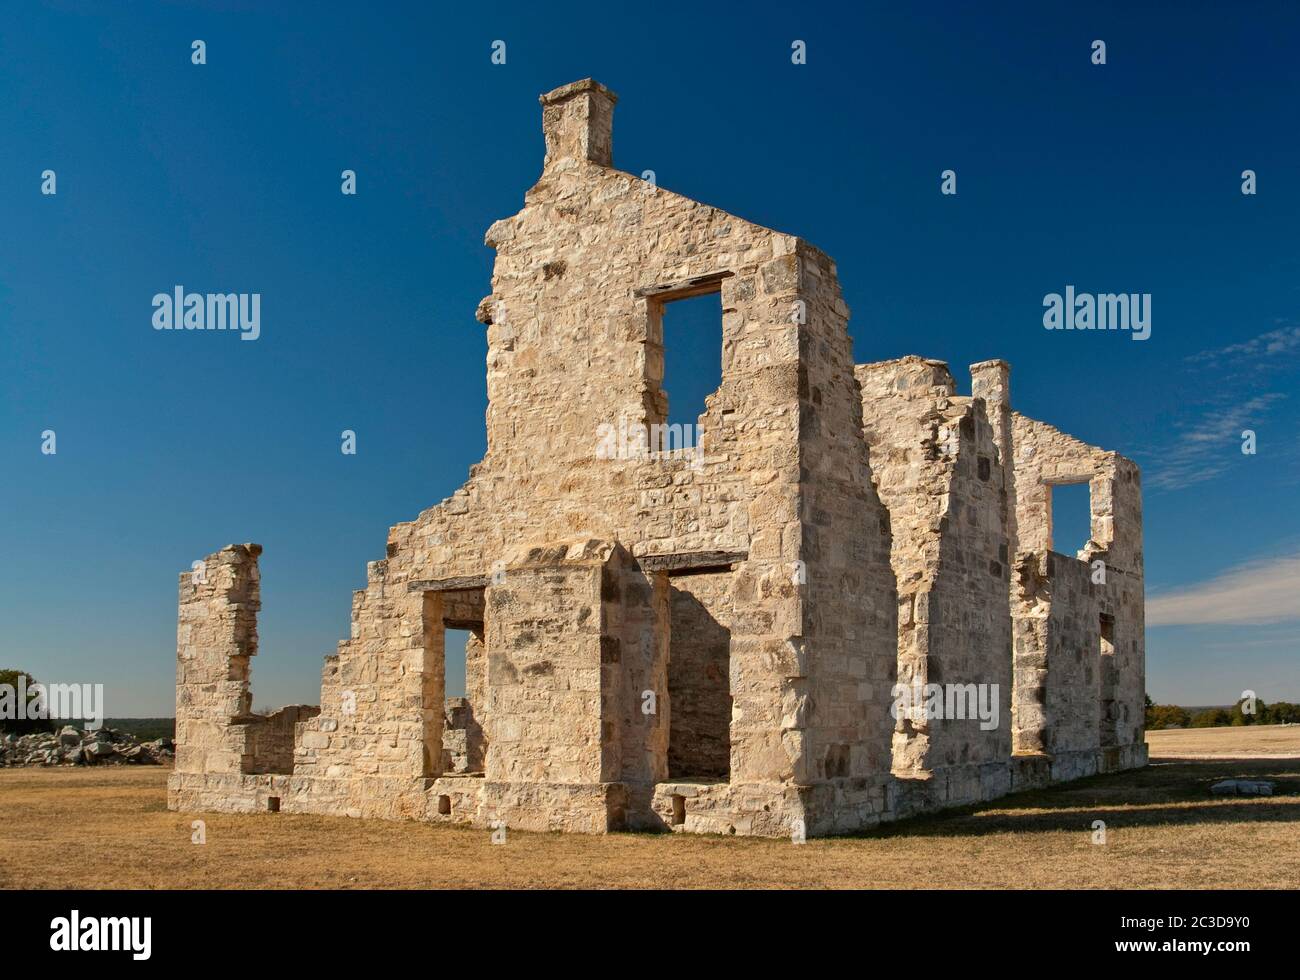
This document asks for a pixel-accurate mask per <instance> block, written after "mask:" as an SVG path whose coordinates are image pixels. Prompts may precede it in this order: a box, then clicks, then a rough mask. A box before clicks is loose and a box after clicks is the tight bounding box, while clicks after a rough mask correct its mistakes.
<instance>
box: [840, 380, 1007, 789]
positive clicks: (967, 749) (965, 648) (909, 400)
mask: <svg viewBox="0 0 1300 980" xmlns="http://www.w3.org/2000/svg"><path fill="white" fill-rule="evenodd" d="M857 374H858V378H859V381H860V383H861V388H862V405H863V415H864V424H865V433H866V438H867V442H868V443H869V444H870V446H871V449H872V455H873V463H874V466H873V472H874V474H875V477H876V480H877V483H878V487H879V489H880V495H881V498H882V499H883V500H884V502H885V504H886V505H887V507H888V508H889V513H890V519H891V521H892V525H893V532H894V534H893V551H892V562H893V568H894V573H895V576H896V578H897V581H898V593H899V621H898V681H899V684H900V685H905V686H906V687H907V688H909V689H910V690H915V689H916V687H917V686H920V687H923V686H924V685H926V684H937V685H944V686H945V687H948V686H955V685H960V686H961V687H962V688H963V691H964V690H965V689H966V688H967V686H968V685H976V686H977V687H978V686H983V688H984V692H985V696H986V698H988V699H989V700H988V701H987V702H986V703H987V704H988V706H989V707H993V706H994V700H993V699H996V706H997V717H996V719H994V718H989V719H987V721H985V722H984V723H983V724H981V720H980V719H979V718H978V717H973V716H970V717H961V718H957V717H941V718H934V719H931V718H927V717H926V714H925V712H924V710H922V709H923V708H924V705H923V704H921V703H918V701H919V699H918V698H915V697H912V698H911V704H912V708H913V712H914V714H913V716H912V717H910V718H909V717H908V716H907V715H906V714H904V715H902V716H901V717H899V718H898V719H897V721H896V724H895V735H894V742H893V753H894V770H895V772H900V773H912V774H922V773H926V772H929V771H931V770H934V769H938V768H942V767H952V766H967V765H982V764H986V763H993V762H1000V761H1002V760H1004V759H1005V758H1006V757H1007V756H1008V755H1009V754H1010V745H1011V740H1010V727H1011V726H1010V703H1009V702H1010V697H1011V687H1012V684H1011V680H1012V678H1011V618H1010V606H1009V600H1008V585H1009V580H1010V571H1009V553H1008V551H1009V549H1008V542H1007V530H1006V522H1005V500H1006V496H1005V488H1004V486H1003V469H1002V467H1001V465H1000V453H999V448H998V446H997V444H996V442H995V439H994V428H993V426H992V425H991V424H990V422H989V419H988V418H987V416H986V414H985V405H984V403H983V401H979V400H972V399H970V398H962V397H958V396H956V395H955V394H954V390H955V385H954V383H953V379H952V376H951V374H950V373H949V372H948V368H947V365H945V364H944V363H943V362H941V361H933V360H927V359H924V358H920V357H904V358H901V359H899V360H896V361H885V362H881V363H877V364H867V365H860V366H859V367H858V368H857ZM901 693H906V692H901ZM977 697H978V695H977ZM954 700H955V701H959V702H960V703H961V704H962V705H966V706H968V705H969V701H968V700H967V699H966V697H965V696H963V697H961V698H955V699H954ZM962 713H963V714H967V715H970V714H971V713H970V712H969V711H968V710H964V711H963V712H962ZM995 722H996V723H995ZM987 725H993V727H986V726H987ZM970 792H971V793H972V794H973V795H974V797H975V798H978V796H979V794H980V789H979V784H978V781H975V782H974V783H973V784H972V785H971V788H970ZM951 801H952V802H956V800H955V799H954V800H951Z"/></svg>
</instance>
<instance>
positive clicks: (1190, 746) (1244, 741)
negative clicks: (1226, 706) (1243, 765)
mask: <svg viewBox="0 0 1300 980" xmlns="http://www.w3.org/2000/svg"><path fill="white" fill-rule="evenodd" d="M1147 748H1148V749H1150V750H1151V758H1152V759H1278V758H1286V757H1290V758H1292V759H1300V725H1259V726H1251V727H1249V728H1182V729H1178V730H1177V731H1168V732H1147Z"/></svg>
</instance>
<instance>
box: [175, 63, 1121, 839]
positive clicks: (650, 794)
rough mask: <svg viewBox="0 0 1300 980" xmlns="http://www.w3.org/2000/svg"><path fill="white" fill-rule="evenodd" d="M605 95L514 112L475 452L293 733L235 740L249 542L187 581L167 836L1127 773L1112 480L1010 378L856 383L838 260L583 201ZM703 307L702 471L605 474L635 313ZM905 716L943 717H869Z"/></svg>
mask: <svg viewBox="0 0 1300 980" xmlns="http://www.w3.org/2000/svg"><path fill="white" fill-rule="evenodd" d="M615 101H616V97H615V95H614V94H613V93H612V92H610V91H609V90H608V89H606V88H605V87H604V86H602V85H600V84H598V83H596V82H594V81H591V80H589V79H588V80H584V81H580V82H575V83H573V84H570V85H565V86H563V87H561V88H558V89H556V90H554V91H552V92H549V93H547V94H546V95H544V96H542V98H541V102H542V117H543V129H544V134H545V141H546V157H545V163H544V166H543V169H542V175H541V178H540V179H539V180H538V182H537V183H536V184H535V185H534V186H533V187H532V189H531V190H529V191H528V192H527V194H526V195H525V199H524V207H523V210H522V211H520V212H519V213H518V214H516V215H514V216H513V217H510V218H505V219H503V220H501V221H498V222H497V223H496V224H494V225H492V227H491V228H490V229H489V230H488V232H487V244H488V245H490V246H491V247H492V248H494V249H495V250H496V262H495V269H494V272H493V276H492V293H491V295H490V296H488V297H487V298H485V299H484V300H483V302H482V303H481V304H480V306H479V319H480V320H481V321H482V322H483V323H484V324H485V325H486V328H487V340H488V357H487V368H488V374H487V388H488V410H487V453H486V455H485V456H484V458H483V460H482V461H481V462H480V463H478V464H477V465H475V466H474V467H473V468H472V469H471V471H470V475H469V480H468V482H466V483H465V485H464V486H463V487H461V489H459V490H457V491H456V492H455V493H454V494H453V495H452V496H451V497H449V498H447V499H446V500H444V501H442V502H441V503H440V504H438V505H437V506H435V507H432V508H431V509H429V510H426V511H424V512H423V513H421V514H420V515H419V516H418V517H417V518H416V519H415V520H413V521H409V522H406V523H401V524H397V525H396V526H394V527H393V528H392V529H391V530H390V531H389V534H388V546H387V551H386V554H385V556H384V557H383V558H382V559H381V560H379V561H373V562H371V563H369V565H368V567H367V577H366V579H367V580H366V587H365V588H364V589H363V590H361V591H358V592H357V593H355V595H354V597H353V601H352V629H351V636H350V637H349V638H348V639H346V640H344V641H342V642H341V643H340V644H339V648H338V652H337V653H336V654H335V655H333V656H331V657H328V658H327V659H326V661H325V667H324V671H323V675H322V685H321V705H320V707H314V706H312V707H307V706H293V707H288V708H284V709H282V710H280V711H277V712H275V713H274V714H270V715H260V714H254V713H253V712H252V711H251V706H252V697H251V693H250V688H249V662H250V658H251V657H252V656H253V655H254V654H255V653H256V652H257V612H258V606H259V575H258V554H259V553H260V551H261V548H260V547H259V546H258V545H252V544H246V545H232V546H229V547H227V548H224V549H222V550H221V551H218V552H216V553H215V554H212V555H209V556H208V557H207V559H206V560H205V562H204V563H203V564H202V566H201V567H199V568H198V570H197V571H196V572H194V573H191V572H186V573H184V574H183V575H182V576H181V582H180V615H179V629H178V641H177V675H176V677H177V689H176V742H177V755H176V766H175V772H174V773H173V775H172V776H171V778H170V781H169V784H168V788H169V792H168V801H169V806H170V807H171V808H172V809H176V810H185V811H205V810H217V811H229V812H255V811H266V810H272V811H277V810H278V811H281V812H294V813H324V814H344V815H348V816H354V817H382V818H408V819H415V820H425V821H449V822H456V823H466V824H471V825H474V826H481V827H488V826H498V825H501V826H507V827H511V828H520V829H527V830H565V831H584V832H605V831H610V830H617V829H625V828H626V829H634V830H635V829H658V828H661V829H672V830H678V831H688V832H703V833H720V834H754V835H764V836H789V835H792V834H794V835H798V834H801V833H806V834H808V835H810V836H812V835H824V834H836V833H845V832H852V831H856V830H859V829H861V828H866V827H870V826H873V825H875V824H877V823H878V822H881V821H885V820H891V819H896V818H899V817H904V816H908V815H911V814H915V813H920V812H924V811H929V810H934V809H938V808H942V807H948V806H954V805H960V804H966V803H972V802H976V801H981V800H988V799H991V798H993V797H997V796H999V795H1002V794H1005V793H1008V792H1011V791H1015V790H1019V789H1024V788H1029V787H1038V786H1042V785H1045V784H1047V783H1050V782H1053V781H1058V780H1066V779H1072V778H1076V777H1079V776H1084V775H1088V774H1091V773H1097V772H1108V771H1113V770H1117V769H1125V768H1130V767H1136V766H1141V765H1143V764H1145V762H1146V749H1145V746H1144V743H1143V697H1144V690H1145V685H1144V676H1143V674H1144V663H1143V661H1144V639H1143V629H1144V625H1143V584H1142V516H1141V490H1140V478H1139V473H1138V468H1137V467H1136V466H1135V465H1134V464H1133V463H1132V462H1131V461H1130V460H1128V459H1125V458H1124V457H1122V456H1120V455H1119V454H1117V453H1113V452H1108V451H1105V450H1102V449H1098V448H1095V447H1093V446H1089V445H1086V444H1085V443H1082V442H1080V441H1079V440H1077V439H1075V438H1072V437H1071V436H1068V435H1066V434H1065V433H1062V432H1060V431H1058V430H1057V429H1054V428H1052V427H1051V426H1050V425H1047V424H1045V423H1043V422H1038V421H1035V420H1033V419H1030V418H1026V417H1024V416H1023V415H1020V414H1019V413H1017V412H1015V411H1014V410H1013V409H1012V407H1011V396H1010V383H1009V374H1010V368H1009V366H1008V365H1007V363H1006V362H1005V361H1000V360H990V361H983V362H981V363H979V364H975V365H973V366H972V367H971V382H972V389H971V390H972V394H971V396H970V397H966V396H963V395H959V394H957V386H956V383H955V382H954V379H953V376H952V375H951V374H950V373H949V370H948V367H947V366H946V365H945V364H944V363H943V362H941V361H936V360H929V359H926V358H922V357H903V358H899V359H898V360H892V361H885V362H882V363H876V364H855V363H854V362H853V353H852V345H851V342H850V338H849V332H848V318H849V309H848V307H847V306H846V305H845V303H844V300H843V299H842V298H841V295H840V287H839V284H838V282H837V280H836V269H835V264H834V263H833V262H832V261H831V260H830V259H829V258H828V257H827V256H825V255H823V254H822V253H821V252H819V251H818V250H817V249H816V248H814V247H813V246H811V245H809V244H808V243H807V242H805V241H803V240H802V239H799V238H796V237H793V236H790V235H784V234H780V233H778V232H774V231H770V230H768V229H766V228H761V227H758V226H757V225H753V224H750V223H748V222H746V221H743V220H741V219H740V218H736V217H733V216H732V215H729V214H726V213H724V212H722V211H720V210H718V209H716V208H712V207H709V206H707V205H704V204H700V203H697V202H696V201H692V200H689V199H687V198H685V197H682V196H680V195H678V194H674V193H672V192H671V191H667V190H664V189H663V188H657V187H655V186H653V185H652V184H649V183H647V182H646V181H643V180H641V179H638V178H637V177H634V176H632V175H630V174H627V173H622V172H620V171H618V170H616V169H614V168H613V165H612V158H611V128H612V116H613V110H614V103H615ZM705 293H719V294H721V295H720V303H721V309H722V313H721V325H720V329H721V334H722V361H723V363H722V383H721V386H720V387H719V388H718V389H717V391H715V392H713V394H712V395H710V396H709V397H708V399H707V403H706V409H705V412H704V414H703V415H702V416H701V417H700V425H701V429H702V432H703V441H702V449H703V452H702V453H701V454H700V455H694V454H681V453H666V452H656V451H655V450H657V449H659V448H660V447H658V446H650V447H648V448H649V450H650V452H646V453H638V452H632V453H622V454H617V453H616V454H612V457H611V454H600V453H598V452H597V451H596V446H597V432H598V430H599V428H600V427H601V426H602V425H604V426H610V425H615V426H622V427H624V428H626V427H629V426H630V427H632V431H634V432H636V431H641V430H640V429H638V428H636V427H637V426H646V427H649V426H651V425H660V424H662V423H664V422H665V421H666V420H667V418H668V396H667V394H666V391H665V388H664V384H663V380H664V379H663V375H664V369H663V365H664V348H663V332H662V325H663V314H664V310H665V308H666V307H667V306H668V305H669V304H671V303H672V302H674V301H675V300H678V299H682V298H685V297H691V296H696V295H700V294H705ZM606 431H608V430H606ZM658 434H660V433H658V432H657V431H656V435H658ZM1066 483H1087V484H1088V485H1089V487H1090V492H1091V515H1092V517H1091V521H1092V523H1091V539H1090V540H1089V541H1088V543H1087V544H1086V546H1085V547H1084V548H1083V550H1081V551H1080V552H1079V553H1078V555H1077V556H1068V555H1063V554H1058V553H1057V552H1055V551H1052V550H1051V545H1052V516H1051V515H1052V507H1051V504H1052V488H1053V487H1054V486H1057V485H1060V484H1066ZM447 629H462V630H468V631H470V641H469V643H468V646H467V650H466V696H465V697H464V698H453V699H445V698H444V658H443V644H444V632H445V630H447ZM896 685H902V687H896ZM913 685H939V686H940V688H941V689H942V690H943V691H944V692H946V694H947V695H950V694H951V692H953V691H957V692H958V697H957V699H956V701H955V705H956V710H954V702H951V701H949V702H948V703H947V711H946V712H945V711H939V712H937V715H938V716H934V717H932V716H931V714H930V712H928V711H925V710H917V709H916V707H915V705H913V707H912V709H911V710H906V709H905V710H902V711H898V710H893V709H894V708H895V706H896V695H897V693H898V692H899V691H900V690H908V689H911V690H916V689H917V688H916V687H914V686H913ZM977 689H978V690H979V691H981V692H984V691H990V690H991V691H992V692H994V695H995V696H997V697H999V702H1000V706H1001V712H1000V715H999V716H998V719H997V722H998V723H997V725H996V726H994V727H990V726H987V725H986V724H985V723H984V722H983V721H981V719H979V718H976V717H973V714H974V712H973V710H972V711H968V712H966V714H965V716H963V714H962V711H961V705H962V704H963V701H964V698H965V697H966V695H967V694H969V695H970V698H971V701H970V703H973V699H974V696H975V691H976V690H977ZM927 690H928V689H927ZM896 716H897V717H896Z"/></svg>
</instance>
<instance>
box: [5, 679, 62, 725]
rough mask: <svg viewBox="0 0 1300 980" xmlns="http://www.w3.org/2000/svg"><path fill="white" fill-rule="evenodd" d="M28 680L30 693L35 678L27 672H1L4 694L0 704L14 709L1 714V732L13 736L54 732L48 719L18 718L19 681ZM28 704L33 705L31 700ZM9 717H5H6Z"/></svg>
mask: <svg viewBox="0 0 1300 980" xmlns="http://www.w3.org/2000/svg"><path fill="white" fill-rule="evenodd" d="M20 679H25V680H26V687H27V689H28V690H29V691H30V690H31V687H32V685H33V684H35V683H36V680H35V678H33V677H32V675H31V674H29V673H27V671H25V670H0V689H3V691H4V693H3V694H0V703H3V704H4V705H5V707H6V708H8V707H12V708H13V711H12V712H10V711H7V710H6V711H4V712H3V713H0V732H9V733H11V734H13V735H30V734H32V733H33V732H52V731H54V723H53V722H52V721H50V720H49V719H48V718H22V719H20V718H18V717H16V715H17V714H18V687H19V680H20ZM28 703H29V704H30V703H31V700H30V698H29V699H28ZM6 715H7V716H9V717H5V716H6Z"/></svg>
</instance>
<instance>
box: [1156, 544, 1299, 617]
mask: <svg viewBox="0 0 1300 980" xmlns="http://www.w3.org/2000/svg"><path fill="white" fill-rule="evenodd" d="M1146 613H1147V625H1148V626H1191V625H1203V624H1207V623H1223V624H1238V625H1251V626H1263V625H1268V624H1271V623H1284V622H1292V621H1300V554H1295V555H1284V556H1282V557H1279V558H1266V559H1261V560H1259V561H1253V562H1249V563H1247V564H1245V565H1239V566H1238V567H1236V568H1232V569H1229V570H1228V571H1226V572H1223V573H1222V574H1221V575H1218V576H1216V577H1214V578H1212V579H1210V580H1209V581H1206V582H1201V583H1199V584H1197V585H1191V586H1186V587H1184V588H1181V589H1175V590H1174V591H1172V592H1170V593H1167V594H1165V595H1160V596H1155V597H1152V598H1149V599H1147V602H1146Z"/></svg>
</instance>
